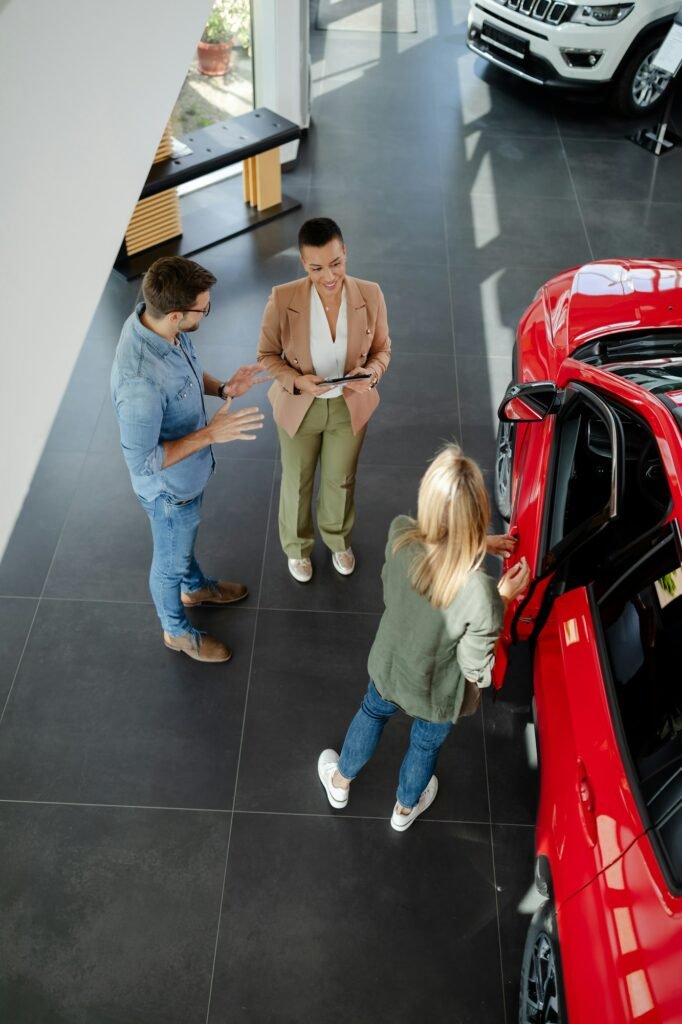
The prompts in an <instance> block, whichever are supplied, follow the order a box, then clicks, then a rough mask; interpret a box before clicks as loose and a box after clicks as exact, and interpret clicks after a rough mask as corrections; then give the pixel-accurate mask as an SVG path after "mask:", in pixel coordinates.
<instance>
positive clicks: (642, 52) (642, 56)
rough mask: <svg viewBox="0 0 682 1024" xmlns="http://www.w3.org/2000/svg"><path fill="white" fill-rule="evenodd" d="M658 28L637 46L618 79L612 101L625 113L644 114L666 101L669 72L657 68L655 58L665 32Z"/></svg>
mask: <svg viewBox="0 0 682 1024" xmlns="http://www.w3.org/2000/svg"><path fill="white" fill-rule="evenodd" d="M666 34H667V33H666V32H665V31H664V32H656V33H655V34H653V35H650V36H648V37H647V38H646V39H644V40H642V42H641V43H640V44H639V45H638V46H636V47H635V49H634V50H633V51H632V53H631V54H630V56H629V57H628V58H627V60H626V62H625V64H624V65H623V66H622V68H621V69H620V71H619V73H618V78H617V79H616V82H615V85H614V88H613V93H612V97H611V99H612V103H613V105H614V107H615V108H616V110H617V111H618V112H619V113H620V114H624V115H625V116H626V117H643V116H646V115H647V114H650V113H651V112H652V111H654V110H656V108H657V107H658V106H660V104H661V102H662V101H663V99H664V97H665V95H666V93H667V91H668V87H669V85H670V82H671V78H670V75H666V74H665V72H663V71H657V70H656V69H655V68H654V67H653V66H652V63H651V62H652V60H653V58H654V57H655V55H656V53H657V52H658V49H659V47H660V45H661V43H662V42H663V39H664V38H665V36H666Z"/></svg>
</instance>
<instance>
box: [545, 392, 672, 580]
mask: <svg viewBox="0 0 682 1024" xmlns="http://www.w3.org/2000/svg"><path fill="white" fill-rule="evenodd" d="M594 397H597V396H594ZM614 427H615V428H617V429H614ZM614 463H615V465H614ZM553 465H554V479H553V489H552V492H551V500H550V508H549V519H548V523H549V527H548V532H547V554H546V556H545V563H544V565H545V568H546V569H551V568H553V567H554V566H555V565H557V564H558V563H560V562H564V563H565V562H566V561H567V560H568V561H569V562H570V563H571V564H570V566H567V565H565V566H564V582H565V585H566V586H568V587H570V586H575V585H579V584H583V583H586V582H589V581H591V580H593V579H594V574H595V572H596V571H597V569H598V567H599V566H600V565H603V564H604V563H605V562H607V561H608V560H609V559H614V558H619V557H621V555H622V553H623V550H624V549H625V548H627V547H628V546H630V545H636V544H638V543H639V541H640V538H641V537H642V536H643V535H644V534H646V533H647V532H649V531H651V530H652V529H655V528H656V527H657V526H658V525H659V524H660V523H661V522H662V521H663V520H664V519H665V518H666V517H667V514H668V510H669V508H670V504H671V495H670V490H669V487H668V480H667V476H666V473H665V469H664V467H663V462H662V459H661V455H660V452H659V448H658V444H657V442H656V438H655V436H654V434H653V432H652V430H651V428H650V427H649V425H648V424H647V422H646V421H645V420H644V419H642V418H641V417H640V416H639V415H638V414H636V413H634V412H633V411H632V410H631V409H629V408H628V407H626V406H623V405H620V404H619V403H617V402H614V401H613V400H612V399H611V398H610V396H606V395H599V397H598V404H593V403H591V402H590V401H588V400H585V399H583V398H582V397H580V396H578V397H576V398H573V400H572V401H571V402H570V404H569V405H568V407H567V409H566V413H565V415H563V416H562V417H560V419H559V421H558V423H557V440H556V457H555V460H554V463H553ZM614 492H615V493H614Z"/></svg>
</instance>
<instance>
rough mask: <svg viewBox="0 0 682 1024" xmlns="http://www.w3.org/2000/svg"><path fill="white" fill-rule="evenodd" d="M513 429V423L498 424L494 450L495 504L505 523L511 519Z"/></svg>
mask: <svg viewBox="0 0 682 1024" xmlns="http://www.w3.org/2000/svg"><path fill="white" fill-rule="evenodd" d="M513 429H514V424H513V423H507V422H503V423H500V426H499V428H498V432H497V446H496V450H495V503H496V505H497V510H498V512H499V513H500V515H501V516H502V518H503V519H504V520H505V521H506V522H509V520H510V519H511V485H512V459H513V456H514V435H513Z"/></svg>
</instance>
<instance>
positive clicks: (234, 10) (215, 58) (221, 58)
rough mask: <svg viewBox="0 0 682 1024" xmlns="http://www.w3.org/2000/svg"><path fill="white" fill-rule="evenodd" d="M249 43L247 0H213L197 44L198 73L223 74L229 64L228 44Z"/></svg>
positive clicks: (230, 47)
mask: <svg viewBox="0 0 682 1024" xmlns="http://www.w3.org/2000/svg"><path fill="white" fill-rule="evenodd" d="M235 43H236V45H237V46H243V47H245V48H246V49H248V48H249V46H250V43H251V4H250V0H214V2H213V8H212V9H211V13H210V14H209V16H208V21H207V22H206V25H205V26H204V31H203V32H202V35H201V41H200V42H199V45H198V46H197V60H198V62H199V71H200V72H201V73H202V75H224V74H226V73H227V71H228V70H229V67H230V57H231V54H232V46H233V45H234V44H235Z"/></svg>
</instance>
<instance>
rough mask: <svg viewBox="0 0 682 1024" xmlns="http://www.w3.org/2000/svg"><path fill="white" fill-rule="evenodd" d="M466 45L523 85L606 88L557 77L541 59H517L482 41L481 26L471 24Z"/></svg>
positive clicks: (603, 84)
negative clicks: (520, 79) (524, 83)
mask: <svg viewBox="0 0 682 1024" xmlns="http://www.w3.org/2000/svg"><path fill="white" fill-rule="evenodd" d="M467 46H468V47H469V49H470V50H471V51H472V52H473V53H475V54H477V55H478V56H479V57H484V58H485V59H486V60H487V61H489V62H490V63H491V64H495V65H496V67H498V68H504V70H505V71H510V72H511V73H512V74H513V75H516V76H517V78H523V79H524V81H526V82H533V83H534V84H535V85H544V86H549V88H551V89H557V90H563V91H564V92H570V93H575V92H584V93H590V94H598V93H601V92H605V91H606V89H607V88H608V86H609V82H608V81H599V80H596V81H595V80H594V79H584V78H582V79H581V78H565V77H564V76H563V75H560V74H558V72H557V70H556V68H555V67H554V66H553V65H552V64H550V62H549V61H548V60H546V59H545V58H544V57H540V56H538V55H537V54H534V53H532V52H530V51H529V52H528V53H527V54H526V56H525V57H523V58H520V57H516V56H515V55H514V54H510V53H508V52H506V51H505V50H503V49H502V48H501V46H499V45H496V44H494V43H490V42H489V41H488V40H487V39H486V38H485V33H484V31H483V28H482V26H481V27H479V26H478V25H475V24H474V25H470V26H469V31H468V33H467Z"/></svg>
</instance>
